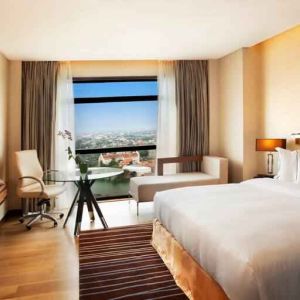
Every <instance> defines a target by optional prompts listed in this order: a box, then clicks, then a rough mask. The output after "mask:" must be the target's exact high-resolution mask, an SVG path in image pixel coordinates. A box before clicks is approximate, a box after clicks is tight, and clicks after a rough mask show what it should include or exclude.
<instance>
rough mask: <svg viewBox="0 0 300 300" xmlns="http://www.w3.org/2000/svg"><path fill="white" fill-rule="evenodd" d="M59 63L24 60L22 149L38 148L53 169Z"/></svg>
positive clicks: (43, 161)
mask: <svg viewBox="0 0 300 300" xmlns="http://www.w3.org/2000/svg"><path fill="white" fill-rule="evenodd" d="M57 72H58V62H53V61H51V62H48V61H47V62H23V63H22V149H23V150H27V149H36V150H37V153H38V157H39V160H40V163H41V165H42V168H43V170H48V169H50V165H51V151H52V143H53V135H54V124H55V103H56V83H57Z"/></svg>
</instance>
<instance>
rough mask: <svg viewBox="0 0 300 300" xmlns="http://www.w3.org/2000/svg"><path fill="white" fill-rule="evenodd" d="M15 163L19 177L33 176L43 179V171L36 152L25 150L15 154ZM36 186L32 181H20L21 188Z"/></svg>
mask: <svg viewBox="0 0 300 300" xmlns="http://www.w3.org/2000/svg"><path fill="white" fill-rule="evenodd" d="M15 161H16V167H17V172H18V176H19V177H23V176H32V177H36V178H38V179H40V180H42V179H43V169H42V167H41V164H40V162H39V159H38V156H37V152H36V150H24V151H17V152H15ZM32 184H36V181H33V180H31V179H24V180H20V182H19V188H20V187H26V186H29V185H32Z"/></svg>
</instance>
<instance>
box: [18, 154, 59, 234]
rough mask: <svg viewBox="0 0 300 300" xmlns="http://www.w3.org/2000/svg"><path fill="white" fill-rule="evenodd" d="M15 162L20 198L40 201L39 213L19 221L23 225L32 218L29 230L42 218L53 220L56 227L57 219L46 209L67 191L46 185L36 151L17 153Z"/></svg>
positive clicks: (31, 214) (28, 215)
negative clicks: (53, 199) (51, 201)
mask: <svg viewBox="0 0 300 300" xmlns="http://www.w3.org/2000/svg"><path fill="white" fill-rule="evenodd" d="M15 161H16V167H17V171H18V175H19V182H18V186H17V195H18V197H20V198H35V199H38V205H39V207H40V211H39V212H34V213H30V214H27V215H24V216H22V217H21V218H20V219H19V221H20V222H21V223H23V222H24V220H25V219H27V218H30V219H31V220H30V221H29V222H28V223H27V224H26V227H27V229H31V225H32V224H33V223H35V222H36V221H38V220H40V219H42V218H45V219H49V220H52V221H53V222H54V226H56V225H57V221H56V219H55V218H54V217H53V216H52V214H51V213H47V212H46V208H47V206H49V205H50V202H49V200H50V199H51V198H55V197H56V196H58V195H60V194H62V193H63V192H64V191H65V187H64V186H63V185H56V184H51V185H45V184H44V182H43V169H42V167H41V165H40V162H39V160H38V156H37V152H36V150H25V151H18V152H15ZM55 214H59V217H60V218H63V216H64V214H63V213H59V212H56V213H55Z"/></svg>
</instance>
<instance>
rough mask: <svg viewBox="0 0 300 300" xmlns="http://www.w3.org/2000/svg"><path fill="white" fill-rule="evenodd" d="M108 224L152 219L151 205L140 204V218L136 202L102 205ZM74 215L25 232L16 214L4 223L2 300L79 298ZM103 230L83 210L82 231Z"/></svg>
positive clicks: (0, 257) (1, 236)
mask: <svg viewBox="0 0 300 300" xmlns="http://www.w3.org/2000/svg"><path fill="white" fill-rule="evenodd" d="M100 207H101V209H102V211H103V214H104V216H105V218H106V221H107V223H108V225H109V226H110V227H115V226H123V225H130V224H138V223H145V222H149V221H151V220H152V211H153V208H152V203H145V204H141V205H140V216H139V217H137V216H136V203H135V202H134V201H130V204H129V201H128V200H126V201H116V202H105V203H101V204H100ZM74 217H75V216H74V215H73V216H72V218H70V220H69V222H68V225H67V227H66V228H65V229H63V228H62V223H63V221H60V223H59V226H58V227H56V228H53V227H52V224H53V223H51V222H47V221H45V222H43V223H40V224H36V225H33V226H32V230H31V231H27V230H26V229H25V227H24V225H23V224H20V223H19V222H18V220H17V219H16V218H13V219H10V220H7V221H6V222H4V223H2V224H1V225H0V299H43V300H45V299H57V300H60V299H71V300H76V299H78V249H77V239H76V238H74V236H73V229H74V227H73V225H74ZM96 228H102V226H101V223H100V221H98V220H96V221H95V222H94V223H90V222H89V218H88V214H87V211H86V210H85V212H84V217H83V224H82V229H83V230H88V229H96Z"/></svg>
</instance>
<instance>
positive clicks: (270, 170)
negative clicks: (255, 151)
mask: <svg viewBox="0 0 300 300" xmlns="http://www.w3.org/2000/svg"><path fill="white" fill-rule="evenodd" d="M273 162H274V158H273V154H272V153H271V152H270V153H268V174H269V175H272V174H273Z"/></svg>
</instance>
